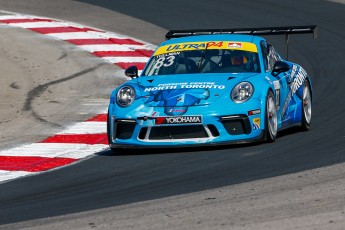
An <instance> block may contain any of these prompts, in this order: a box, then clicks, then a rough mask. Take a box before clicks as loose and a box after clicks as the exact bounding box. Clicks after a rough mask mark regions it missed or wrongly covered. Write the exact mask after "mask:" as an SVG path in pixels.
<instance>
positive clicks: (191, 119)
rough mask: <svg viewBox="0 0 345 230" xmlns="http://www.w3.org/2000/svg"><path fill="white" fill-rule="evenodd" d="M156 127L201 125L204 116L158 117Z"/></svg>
mask: <svg viewBox="0 0 345 230" xmlns="http://www.w3.org/2000/svg"><path fill="white" fill-rule="evenodd" d="M155 121H156V125H178V124H201V123H202V116H174V117H156V118H155Z"/></svg>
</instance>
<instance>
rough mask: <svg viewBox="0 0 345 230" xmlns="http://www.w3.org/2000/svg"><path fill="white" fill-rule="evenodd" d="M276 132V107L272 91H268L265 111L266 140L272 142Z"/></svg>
mask: <svg viewBox="0 0 345 230" xmlns="http://www.w3.org/2000/svg"><path fill="white" fill-rule="evenodd" d="M277 132H278V117H277V108H276V103H275V99H274V95H273V93H272V91H269V92H268V94H267V97H266V113H265V139H266V141H268V142H274V141H275V139H276V137H277Z"/></svg>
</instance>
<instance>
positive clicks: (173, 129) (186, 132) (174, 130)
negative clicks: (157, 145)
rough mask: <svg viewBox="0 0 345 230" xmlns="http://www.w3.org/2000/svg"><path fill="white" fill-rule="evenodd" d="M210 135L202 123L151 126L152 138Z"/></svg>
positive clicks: (182, 137) (183, 137) (202, 136)
mask: <svg viewBox="0 0 345 230" xmlns="http://www.w3.org/2000/svg"><path fill="white" fill-rule="evenodd" d="M205 137H208V135H207V132H206V130H205V128H204V127H203V126H202V125H183V126H155V127H152V128H151V132H150V135H149V139H150V140H166V139H192V138H205Z"/></svg>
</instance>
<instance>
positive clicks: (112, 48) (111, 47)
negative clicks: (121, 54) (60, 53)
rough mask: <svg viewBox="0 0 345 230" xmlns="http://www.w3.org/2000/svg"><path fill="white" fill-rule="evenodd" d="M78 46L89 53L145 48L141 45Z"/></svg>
mask: <svg viewBox="0 0 345 230" xmlns="http://www.w3.org/2000/svg"><path fill="white" fill-rule="evenodd" d="M78 47H80V48H81V49H83V50H87V51H89V52H91V53H92V52H96V51H134V50H136V49H147V48H146V47H145V46H142V45H79V46H78Z"/></svg>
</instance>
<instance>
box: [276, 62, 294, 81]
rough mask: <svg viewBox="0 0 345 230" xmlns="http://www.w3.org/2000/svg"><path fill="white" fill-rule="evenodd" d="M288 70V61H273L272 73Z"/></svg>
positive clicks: (277, 73)
mask: <svg viewBox="0 0 345 230" xmlns="http://www.w3.org/2000/svg"><path fill="white" fill-rule="evenodd" d="M289 70H290V66H289V64H288V63H286V62H283V61H277V62H276V63H274V66H273V69H272V75H273V76H275V77H276V76H278V75H279V74H280V73H283V72H286V71H289Z"/></svg>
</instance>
